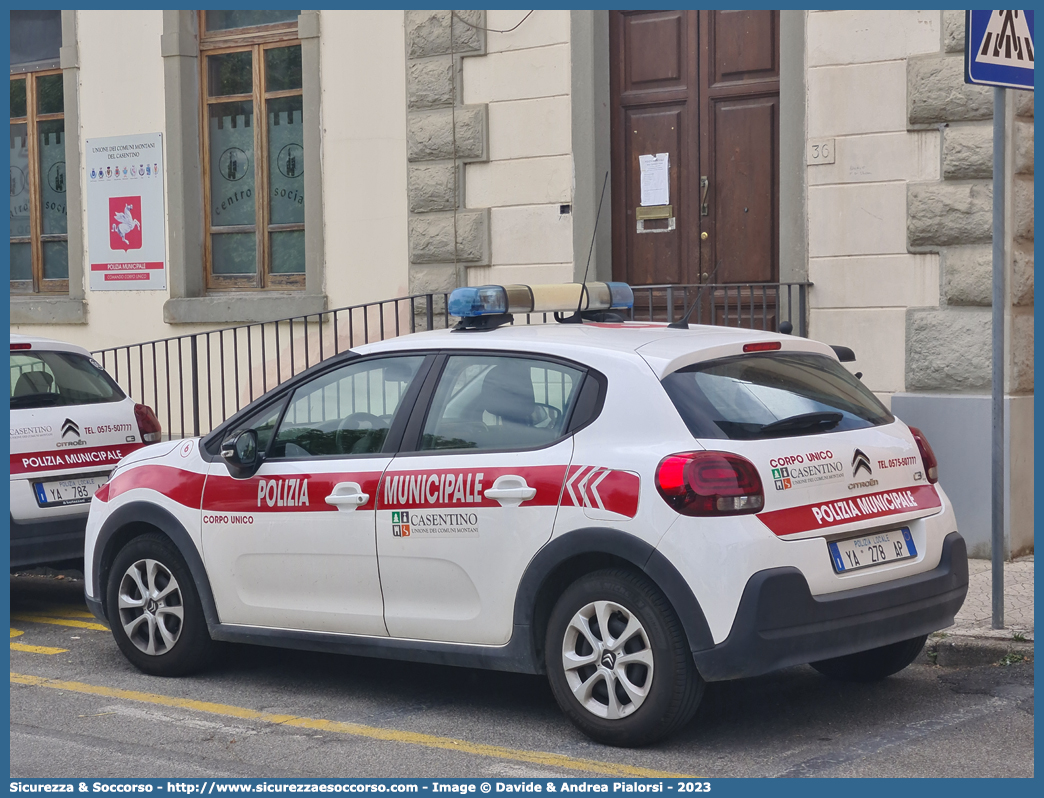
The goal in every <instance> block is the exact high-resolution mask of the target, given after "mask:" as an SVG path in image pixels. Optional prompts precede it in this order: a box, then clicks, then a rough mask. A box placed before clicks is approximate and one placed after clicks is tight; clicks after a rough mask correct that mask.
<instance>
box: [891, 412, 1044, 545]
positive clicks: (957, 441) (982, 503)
mask: <svg viewBox="0 0 1044 798" xmlns="http://www.w3.org/2000/svg"><path fill="white" fill-rule="evenodd" d="M990 407H991V403H990V396H989V394H938V393H897V394H895V395H894V396H893V397H892V412H893V413H894V414H895V415H896V416H898V417H899V418H901V419H902V420H903V421H905V422H906V423H907V424H910V425H911V426H914V427H918V428H919V429H920V430H921V431H922V432H923V433H924V434H925V436H926V437H927V438H928V441H929V443H931V445H932V449H933V450H934V451H935V455H936V457H937V458H938V459H939V483H940V484H941V485H942V486H943V488H944V489H945V491H946V495H947V496H949V498H950V501H951V502H952V503H953V509H954V513H955V514H956V515H957V526H958V530H959V531H960V533H961V535H963V536H964V539H965V541H967V544H968V556H970V557H976V558H984V559H988V558H989V557H990V556H991V545H990V541H991V510H990V507H991V501H992V499H991V491H990V484H991V483H990V451H991V443H990V427H991V423H992V420H991V419H992V415H991V410H990ZM1004 414H1005V415H1004V429H1005V437H1006V438H1007V441H1008V462H1007V463H1006V464H1005V468H1004V485H1005V495H1006V501H1005V509H1004V518H1005V534H1004V541H1005V551H1004V555H1005V557H1006V558H1011V557H1019V556H1022V555H1024V554H1030V553H1032V552H1033V395H1032V394H1030V395H1023V396H1007V397H1005V401H1004Z"/></svg>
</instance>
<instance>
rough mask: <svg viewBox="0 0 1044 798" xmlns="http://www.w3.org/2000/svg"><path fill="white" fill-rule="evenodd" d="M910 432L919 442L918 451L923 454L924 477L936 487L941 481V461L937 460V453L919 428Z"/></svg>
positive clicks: (912, 428)
mask: <svg viewBox="0 0 1044 798" xmlns="http://www.w3.org/2000/svg"><path fill="white" fill-rule="evenodd" d="M910 432H911V433H913V436H914V440H915V441H917V449H918V451H919V452H920V453H921V462H922V463H924V475H925V477H927V479H928V481H929V482H931V483H932V484H933V485H934V484H935V483H936V482H938V481H939V461H938V460H936V459H935V452H933V451H932V446H931V444H930V443H928V439H927V438H926V437H924V433H923V432H921V431H920V430H919V429H917V427H910Z"/></svg>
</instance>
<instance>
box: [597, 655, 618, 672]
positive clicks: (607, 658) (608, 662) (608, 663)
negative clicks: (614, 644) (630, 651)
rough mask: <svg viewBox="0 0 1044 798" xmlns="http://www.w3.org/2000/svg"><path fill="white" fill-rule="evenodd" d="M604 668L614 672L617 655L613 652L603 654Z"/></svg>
mask: <svg viewBox="0 0 1044 798" xmlns="http://www.w3.org/2000/svg"><path fill="white" fill-rule="evenodd" d="M601 662H602V666H603V667H606V668H609V669H610V670H612V668H613V666H614V665H615V664H616V655H615V654H614V653H613V652H612V651H606V652H604V653H603V654H602V660H601Z"/></svg>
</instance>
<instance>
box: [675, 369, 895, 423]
mask: <svg viewBox="0 0 1044 798" xmlns="http://www.w3.org/2000/svg"><path fill="white" fill-rule="evenodd" d="M663 387H664V389H665V390H666V391H667V395H668V396H670V398H671V401H672V402H673V403H674V406H675V407H676V408H677V409H678V412H679V414H681V417H682V419H683V420H684V421H685V424H686V426H688V428H689V431H690V432H692V434H693V436H695V437H697V438H730V439H733V440H762V439H767V438H781V437H791V436H794V435H812V434H815V433H820V432H841V431H844V430H852V429H864V428H866V427H875V426H878V425H881V424H890V423H891V422H892V421H894V420H895V419H894V417H893V416H892V414H891V413H889V412H888V410H886V409H885V407H884V405H882V404H881V402H880V401H878V399H877V397H875V396H874V395H873V394H872V393H871V392H870V391H869V390H867V388H866V386H864V385H863V383H861V382H860V381H859V380H858V379H856V378H855V377H854V376H853V375H852V374H850V373H849V372H848V370H847V369H845V367H844V366H842V365H841V364H840V363H838V362H837V361H835V360H833V359H832V358H829V357H827V356H825V355H817V354H813V353H805V352H794V353H772V354H768V353H766V354H758V355H742V356H740V357H732V358H722V359H720V360H711V361H706V362H703V363H697V364H694V365H692V366H688V367H686V368H684V369H681V370H679V371H676V372H674V373H673V374H668V375H667V376H666V377H664V378H663Z"/></svg>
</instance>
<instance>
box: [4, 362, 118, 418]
mask: <svg viewBox="0 0 1044 798" xmlns="http://www.w3.org/2000/svg"><path fill="white" fill-rule="evenodd" d="M123 398H124V393H123V391H121V390H120V386H118V385H117V384H116V383H115V382H113V380H112V378H111V377H110V376H109V375H108V374H106V373H105V372H104V371H102V370H101V368H99V367H98V365H97V364H96V363H95V362H94V361H92V360H91V359H90V358H87V357H84V356H83V355H78V354H76V353H75V352H46V351H34V352H29V351H25V352H12V353H11V409H12V410H27V409H32V408H37V407H66V406H69V405H93V404H100V403H102V402H119V401H120V400H121V399H123Z"/></svg>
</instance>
